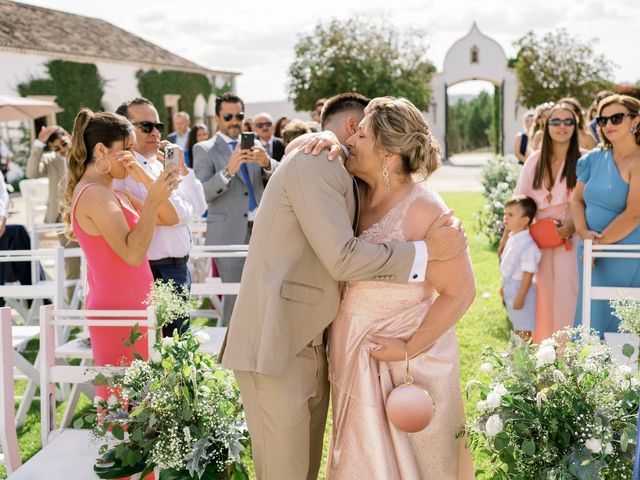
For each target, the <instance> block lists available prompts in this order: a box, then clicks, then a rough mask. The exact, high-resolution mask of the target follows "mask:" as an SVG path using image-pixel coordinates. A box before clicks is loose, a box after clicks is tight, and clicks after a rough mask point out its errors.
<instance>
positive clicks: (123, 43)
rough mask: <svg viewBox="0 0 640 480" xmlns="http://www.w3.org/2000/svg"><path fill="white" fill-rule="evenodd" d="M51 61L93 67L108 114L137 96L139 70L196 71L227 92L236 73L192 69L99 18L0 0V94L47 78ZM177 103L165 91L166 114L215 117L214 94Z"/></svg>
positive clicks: (186, 62)
mask: <svg viewBox="0 0 640 480" xmlns="http://www.w3.org/2000/svg"><path fill="white" fill-rule="evenodd" d="M50 60H67V61H73V62H79V63H93V64H95V65H96V67H97V69H98V72H99V74H100V76H101V77H103V78H104V79H105V80H106V85H105V87H104V96H103V98H102V105H103V107H104V108H105V109H106V110H110V111H114V110H115V109H116V108H117V107H118V105H120V104H121V103H122V102H123V101H125V100H128V99H131V98H134V97H136V96H139V95H140V92H139V91H138V87H137V79H136V72H138V71H139V70H143V71H147V70H158V71H166V70H173V71H181V72H191V73H199V74H202V75H205V76H206V77H208V79H209V81H210V82H211V84H212V86H214V87H222V86H224V85H229V86H230V87H231V90H232V91H235V88H236V81H235V78H236V76H238V75H239V73H238V72H231V71H225V70H211V69H208V68H205V67H202V66H200V65H197V64H195V63H193V62H191V61H189V60H186V59H184V58H182V57H180V56H178V55H175V54H173V53H171V52H169V51H167V50H164V49H163V48H160V47H158V46H157V45H154V44H153V43H150V42H148V41H146V40H143V39H142V38H140V37H137V36H136V35H133V34H132V33H129V32H127V31H125V30H122V29H121V28H119V27H116V26H115V25H112V24H110V23H108V22H106V21H104V20H99V19H96V18H90V17H83V16H80V15H74V14H71V13H66V12H61V11H57V10H51V9H47V8H42V7H36V6H33V5H25V4H22V3H17V2H11V1H8V0H0V93H5V94H13V95H17V94H18V92H17V86H18V84H20V83H22V82H26V81H29V80H30V79H32V78H42V77H46V66H45V64H46V63H47V62H48V61H50ZM179 102H180V96H179V95H175V92H166V95H165V105H164V107H166V108H167V109H168V110H169V112H173V111H176V110H177V109H178V108H179V109H182V110H187V111H190V112H193V113H194V116H195V117H196V119H198V120H200V121H206V120H208V118H207V117H209V118H210V117H211V116H213V115H214V106H215V94H211V95H210V96H209V98H204V96H202V95H201V96H199V97H198V98H197V99H196V101H195V102H194V105H193V106H188V105H181V104H180V103H179ZM157 107H158V108H161V107H162V106H157Z"/></svg>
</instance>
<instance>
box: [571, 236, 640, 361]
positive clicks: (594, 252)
mask: <svg viewBox="0 0 640 480" xmlns="http://www.w3.org/2000/svg"><path fill="white" fill-rule="evenodd" d="M599 258H630V259H631V258H634V259H638V260H640V245H618V244H614V245H600V244H594V243H593V241H591V240H585V241H584V250H583V256H582V324H583V325H584V326H586V327H591V302H592V301H593V300H611V299H614V298H618V297H620V296H623V297H624V298H628V299H632V300H640V288H637V287H636V288H624V287H610V286H593V285H592V283H593V282H592V280H593V266H592V265H593V260H594V259H595V260H596V268H597V259H599ZM604 337H605V341H606V342H607V343H608V344H609V346H610V347H611V348H612V350H613V353H614V356H615V357H616V359H617V360H618V361H621V362H625V363H629V364H630V366H634V365H636V362H635V360H634V358H637V355H638V338H636V337H634V336H631V335H626V334H622V333H617V332H606V333H605V335H604ZM625 343H628V344H631V345H633V346H634V348H635V353H634V357H633V358H632V359H631V360H634V361H632V362H629V360H628V359H626V357H624V356H623V355H622V347H623V346H624V344H625Z"/></svg>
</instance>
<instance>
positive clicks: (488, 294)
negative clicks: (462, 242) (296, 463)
mask: <svg viewBox="0 0 640 480" xmlns="http://www.w3.org/2000/svg"><path fill="white" fill-rule="evenodd" d="M443 197H444V200H445V201H446V203H447V205H448V206H449V207H450V208H452V209H453V210H454V211H455V212H456V216H458V217H459V218H461V219H462V221H463V224H464V226H465V230H466V232H467V235H468V237H469V246H470V249H471V259H472V262H473V268H474V271H475V275H476V284H477V292H478V293H477V297H476V300H475V302H474V303H473V305H472V306H471V308H469V310H468V311H467V313H466V314H465V315H464V317H462V319H461V320H460V322H459V323H458V325H457V326H456V331H457V332H458V338H459V343H460V353H461V360H460V362H461V385H462V387H463V391H464V386H465V384H466V383H467V381H469V380H471V379H473V378H475V377H476V376H477V374H478V371H479V366H480V363H481V360H480V353H481V352H482V350H483V348H484V347H485V346H488V345H490V346H493V347H498V348H500V347H506V345H507V340H508V338H509V335H510V328H509V321H508V319H507V315H506V313H505V311H504V308H503V307H502V303H501V301H500V297H499V295H498V289H499V288H500V271H499V268H498V261H497V258H496V254H495V252H494V251H493V250H491V249H490V248H489V245H488V242H487V240H486V239H485V238H483V237H481V236H479V235H478V234H477V233H476V232H475V223H476V222H475V218H474V213H475V212H477V211H479V210H481V209H482V207H483V206H484V198H483V197H482V195H481V194H480V193H449V194H443ZM36 349H37V344H33V343H32V344H30V345H29V346H28V355H27V358H29V359H30V360H32V361H33V358H35V353H36ZM22 383H23V382H18V385H17V386H16V394H19V393H20V392H21V390H22V389H23V388H24V385H22ZM475 400H476V399H475V398H473V397H472V399H471V400H467V399H466V398H465V409H466V412H467V416H469V417H470V416H473V415H474V414H475V411H476V410H475ZM39 408H40V404H39V402H38V401H34V402H33V404H32V406H31V409H30V410H29V413H28V415H27V419H26V422H25V424H24V425H23V426H22V427H21V428H20V429H19V430H18V441H19V444H20V454H21V455H22V459H23V461H26V460H27V459H28V458H30V457H31V456H33V455H34V454H35V453H36V452H37V451H38V450H39V449H40V410H39ZM90 408H91V402H90V400H89V399H88V398H86V397H82V398H81V401H80V405H79V410H78V416H79V415H80V414H81V413H84V412H86V411H88V410H89V409H90ZM63 409H64V405H59V406H58V409H57V411H58V415H59V417H60V416H61V415H62V411H63ZM329 421H330V418H329ZM328 425H329V423H328V424H327V426H328ZM328 433H329V430H327V435H325V439H324V440H325V444H324V447H325V452H324V454H325V455H324V461H323V465H322V468H321V472H320V476H319V478H324V469H325V465H324V463H325V461H326V454H327V451H328V447H329V435H328ZM474 463H475V467H476V470H484V471H486V472H487V473H481V474H479V475H478V477H477V478H478V480H483V479H489V478H491V476H490V473H488V472H490V471H491V465H490V464H489V462H488V459H487V458H486V457H484V456H482V455H481V454H478V453H476V452H474ZM0 478H6V474H5V471H4V465H2V466H0ZM254 478H255V477H254Z"/></svg>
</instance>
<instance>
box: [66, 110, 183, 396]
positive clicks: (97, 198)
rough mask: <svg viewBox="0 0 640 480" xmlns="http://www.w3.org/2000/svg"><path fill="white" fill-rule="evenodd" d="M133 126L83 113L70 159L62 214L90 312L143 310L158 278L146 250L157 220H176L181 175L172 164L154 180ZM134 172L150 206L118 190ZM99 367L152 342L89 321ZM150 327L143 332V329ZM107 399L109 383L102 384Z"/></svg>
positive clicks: (111, 117)
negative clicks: (79, 255)
mask: <svg viewBox="0 0 640 480" xmlns="http://www.w3.org/2000/svg"><path fill="white" fill-rule="evenodd" d="M135 143H136V142H135V133H134V131H133V127H132V125H131V124H130V123H129V122H128V121H127V120H126V119H125V118H123V117H121V116H119V115H114V114H111V113H105V112H96V113H93V112H91V111H90V110H86V109H84V110H82V111H80V113H78V115H77V117H76V119H75V124H74V128H73V137H72V145H71V150H70V151H69V157H68V183H67V187H66V192H65V198H64V202H63V206H64V207H66V208H65V212H64V219H65V222H66V224H67V226H68V227H69V229H70V230H71V233H72V234H73V236H74V237H75V238H77V240H78V242H79V244H80V247H81V248H82V251H83V253H84V254H85V256H86V259H87V278H88V284H89V291H88V294H87V298H86V302H85V308H87V309H89V310H142V309H144V305H143V303H142V302H143V301H144V300H145V299H146V297H147V294H148V293H149V290H150V288H151V284H152V283H153V276H152V274H151V269H150V267H149V263H148V262H147V257H146V252H147V249H148V248H149V243H150V242H151V237H152V235H153V230H154V228H155V226H156V223H160V224H172V223H176V222H177V219H178V215H177V212H176V210H175V208H174V207H173V204H172V203H171V201H170V200H169V194H170V192H171V189H172V186H173V185H174V184H176V182H177V181H178V180H177V174H176V172H175V171H172V170H167V171H165V172H164V173H163V174H162V175H160V176H159V177H158V179H157V180H156V181H155V182H154V181H152V180H151V179H150V178H149V177H147V176H146V172H145V171H144V170H143V169H142V168H140V167H138V164H137V162H136V161H135V158H134V156H133V154H132V152H133V147H134V145H135ZM127 175H132V176H134V177H135V178H136V179H139V180H138V181H141V182H143V183H144V184H145V185H147V186H148V189H149V196H148V198H147V200H146V201H145V203H144V204H141V203H140V202H139V201H136V199H135V198H134V197H128V196H127V195H126V194H125V193H123V192H119V191H114V190H113V189H112V181H113V179H114V178H124V177H125V176H127ZM89 330H90V331H89V334H90V336H91V348H92V350H93V358H94V363H95V364H96V365H122V364H129V363H131V361H132V360H133V350H135V351H136V352H137V353H139V354H140V355H142V356H143V357H145V358H146V357H147V356H148V352H147V343H146V342H145V341H140V342H136V344H135V345H134V346H133V348H131V347H125V346H124V345H123V344H122V339H128V338H129V334H130V332H131V327H91V328H90V329H89ZM143 333H144V331H143ZM97 393H98V395H101V396H103V397H106V395H107V393H108V392H107V391H106V388H105V387H102V388H98V389H97Z"/></svg>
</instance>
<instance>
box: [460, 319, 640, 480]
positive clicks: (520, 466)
mask: <svg viewBox="0 0 640 480" xmlns="http://www.w3.org/2000/svg"><path fill="white" fill-rule="evenodd" d="M483 357H484V359H485V363H483V364H482V365H481V367H480V371H481V372H482V374H481V376H480V378H481V379H482V380H472V381H471V382H469V384H468V388H467V393H469V391H470V390H477V391H478V392H479V400H478V402H477V404H476V408H477V410H478V412H479V414H478V416H477V417H476V418H475V419H473V420H471V421H470V422H469V429H470V430H471V438H472V446H473V448H474V450H475V451H484V452H486V453H488V454H489V456H490V458H491V459H492V461H493V462H494V464H495V465H496V467H497V470H496V472H495V475H494V477H493V478H499V479H512V478H518V479H522V480H538V479H545V480H552V479H592V480H596V479H611V480H614V479H615V480H618V479H620V478H630V477H631V473H632V471H633V456H634V449H633V448H629V443H630V442H629V440H630V439H632V438H634V437H635V433H636V417H637V415H638V395H639V392H640V382H638V380H637V378H635V376H634V375H633V374H632V370H631V368H630V367H628V366H626V365H619V364H618V363H617V362H616V361H615V360H614V359H613V357H612V353H611V350H610V348H609V347H608V346H607V345H606V344H602V343H601V342H600V339H599V338H598V336H597V334H596V333H595V332H593V331H590V330H589V329H587V328H583V327H581V328H576V329H572V328H566V329H564V330H561V331H559V332H558V333H556V334H555V335H554V336H553V338H552V339H547V340H544V341H543V342H542V343H541V344H540V345H530V344H529V343H528V342H523V341H522V340H520V339H519V338H518V337H517V336H515V335H514V336H513V337H512V341H511V346H510V348H509V350H508V351H506V352H496V351H495V350H494V349H492V348H486V349H485V351H484V354H483Z"/></svg>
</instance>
